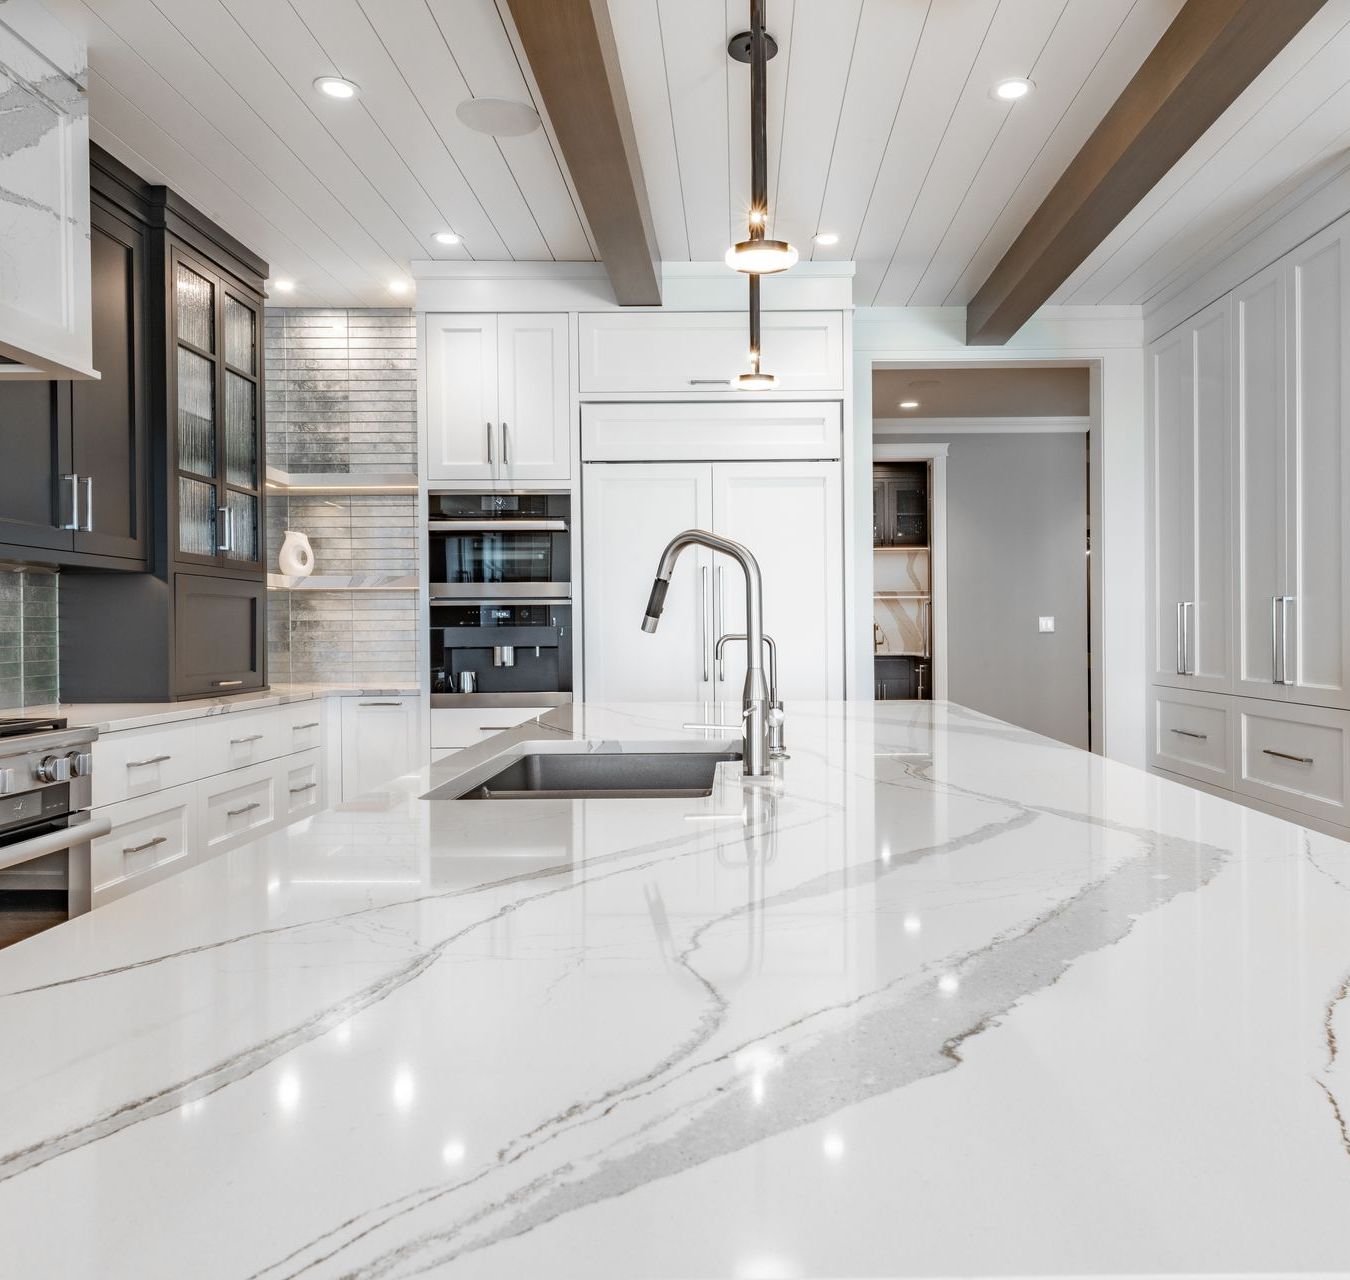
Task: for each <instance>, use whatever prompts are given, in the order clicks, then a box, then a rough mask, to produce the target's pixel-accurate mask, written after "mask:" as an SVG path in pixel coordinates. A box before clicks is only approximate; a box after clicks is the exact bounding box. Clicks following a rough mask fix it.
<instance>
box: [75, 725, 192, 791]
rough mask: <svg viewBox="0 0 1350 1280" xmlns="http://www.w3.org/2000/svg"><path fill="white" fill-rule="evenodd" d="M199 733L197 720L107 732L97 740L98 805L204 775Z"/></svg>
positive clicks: (95, 777)
mask: <svg viewBox="0 0 1350 1280" xmlns="http://www.w3.org/2000/svg"><path fill="white" fill-rule="evenodd" d="M196 737H197V724H196V722H195V721H184V722H180V723H177V724H156V725H151V726H149V727H148V728H145V729H125V730H123V731H122V732H120V733H106V734H103V735H102V736H101V737H100V738H99V739H98V741H97V742H95V743H94V775H93V778H92V779H91V787H92V792H93V804H94V807H95V808H102V807H103V806H104V805H109V804H116V803H117V802H118V801H120V800H128V799H130V798H131V797H133V796H144V795H149V794H151V793H152V792H155V791H163V790H164V789H165V788H167V787H177V786H181V785H182V784H183V783H185V782H192V781H194V780H195V779H196V778H198V777H200V776H201V769H200V767H199V765H198V760H197V752H196Z"/></svg>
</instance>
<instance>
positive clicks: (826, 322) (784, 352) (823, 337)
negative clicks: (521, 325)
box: [578, 311, 844, 396]
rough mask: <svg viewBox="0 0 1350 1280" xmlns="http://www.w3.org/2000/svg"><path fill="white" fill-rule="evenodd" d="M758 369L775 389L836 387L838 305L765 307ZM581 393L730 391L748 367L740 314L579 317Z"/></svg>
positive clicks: (840, 351)
mask: <svg viewBox="0 0 1350 1280" xmlns="http://www.w3.org/2000/svg"><path fill="white" fill-rule="evenodd" d="M761 340H762V344H763V350H764V362H763V363H764V369H765V371H766V372H769V373H774V374H776V375H777V377H778V385H777V388H776V390H777V391H787V392H802V391H841V392H842V390H843V387H844V338H843V316H842V314H841V313H840V312H838V311H766V312H765V313H764V317H763V329H762V339H761ZM578 344H579V347H580V375H579V378H580V383H579V389H580V391H581V394H582V395H603V394H607V393H615V392H619V393H625V394H628V393H641V394H652V393H658V392H659V393H680V392H683V393H689V394H697V395H705V396H706V395H710V394H716V393H719V392H728V391H731V390H733V385H732V382H733V379H734V378H735V377H736V375H737V374H740V373H745V372H747V371H748V370H749V368H750V362H749V357H748V354H747V353H748V349H749V343H748V339H747V336H746V327H745V313H744V312H742V311H715V312H689V311H686V312H679V311H648V312H634V313H625V312H604V313H601V314H595V315H583V316H580V317H579V319H578Z"/></svg>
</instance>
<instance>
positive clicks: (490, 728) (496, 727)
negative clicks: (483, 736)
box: [478, 724, 520, 733]
mask: <svg viewBox="0 0 1350 1280" xmlns="http://www.w3.org/2000/svg"><path fill="white" fill-rule="evenodd" d="M519 728H520V726H519V725H518V724H480V725H479V726H478V732H479V733H505V732H506V731H507V730H508V729H519Z"/></svg>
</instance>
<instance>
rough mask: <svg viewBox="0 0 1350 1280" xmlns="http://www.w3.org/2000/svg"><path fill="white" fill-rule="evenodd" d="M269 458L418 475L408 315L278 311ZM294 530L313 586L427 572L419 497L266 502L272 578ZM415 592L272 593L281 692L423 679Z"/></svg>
mask: <svg viewBox="0 0 1350 1280" xmlns="http://www.w3.org/2000/svg"><path fill="white" fill-rule="evenodd" d="M265 342H266V353H267V454H268V462H269V464H270V465H272V466H274V467H280V468H282V469H284V470H286V471H289V472H290V473H291V474H292V475H297V474H301V473H306V472H349V473H351V474H352V475H353V477H354V478H355V477H358V476H360V475H362V474H367V475H369V474H374V473H387V472H391V471H402V472H415V471H416V469H417V329H416V321H415V318H414V316H413V313H412V312H411V311H408V310H397V309H379V310H376V309H351V310H341V309H329V308H324V309H314V308H276V309H270V310H269V311H268V313H267V321H266V330H265ZM287 529H298V530H301V531H303V532H304V533H305V534H307V535H308V536H309V540H310V545H311V546H312V547H313V549H314V574H315V576H333V575H338V576H346V575H352V574H400V575H407V576H412V577H415V576H416V573H417V498H416V495H414V494H368V493H352V494H344V493H333V494H293V495H275V494H274V495H272V496H270V497H269V499H268V515H267V545H268V554H269V561H270V563H269V566H268V567H269V569H270V570H271V571H272V572H274V573H275V572H277V565H276V554H277V550H278V548H279V547H280V546H281V540H282V537H283V535H284V534H285V531H286V530H287ZM418 654H419V646H418V643H417V593H416V592H415V591H390V590H373V591H372V590H364V591H306V590H300V591H290V590H276V591H273V592H271V594H270V597H269V601H268V663H269V670H270V678H271V679H272V680H273V681H275V682H278V683H280V682H283V681H298V682H305V681H311V680H341V681H351V682H353V683H370V684H378V683H381V682H388V683H398V684H405V683H416V682H417V681H418V678H419V676H420V670H419V666H418V663H419V658H418Z"/></svg>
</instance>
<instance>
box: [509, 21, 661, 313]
mask: <svg viewBox="0 0 1350 1280" xmlns="http://www.w3.org/2000/svg"><path fill="white" fill-rule="evenodd" d="M507 3H508V6H509V8H510V10H511V16H512V18H514V19H515V23H516V30H517V32H518V33H519V35H520V43H521V46H522V47H523V48H524V50H525V56H526V58H528V59H529V63H530V69H531V71H533V72H534V78H535V82H536V83H537V84H538V86H539V92H540V93H541V94H542V95H543V98H544V105H545V106H546V107H547V109H548V114H549V120H550V122H551V123H552V125H553V132H554V134H555V135H556V136H557V139H558V145H559V146H560V147H561V148H562V153H563V159H564V161H565V162H566V164H567V169H568V172H569V173H570V174H571V176H572V182H573V184H574V185H575V187H576V190H577V195H578V196H579V197H580V198H581V206H582V209H583V210H584V211H585V214H586V220H587V221H588V222H589V223H590V226H591V231H592V233H593V234H594V236H595V240H596V244H597V246H598V247H599V249H600V256H601V258H602V259H603V260H604V263H605V269H606V270H607V271H608V272H609V280H610V284H611V285H612V286H613V288H614V296H615V298H616V299H617V300H618V302H619V304H620V305H621V306H659V305H660V304H661V265H660V253H659V251H658V249H657V247H656V235H655V233H654V232H653V230H652V216H651V210H650V209H649V208H648V205H647V190H646V187H645V186H644V185H643V181H642V165H641V162H640V160H639V157H638V149H637V141H636V139H635V137H634V133H633V122H632V117H631V116H630V115H629V111H628V99H627V96H626V95H625V93H624V87H623V73H622V70H621V68H620V66H619V56H618V51H617V49H616V47H615V44H614V33H613V31H612V29H611V27H610V18H609V7H608V5H607V3H606V0H507Z"/></svg>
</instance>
